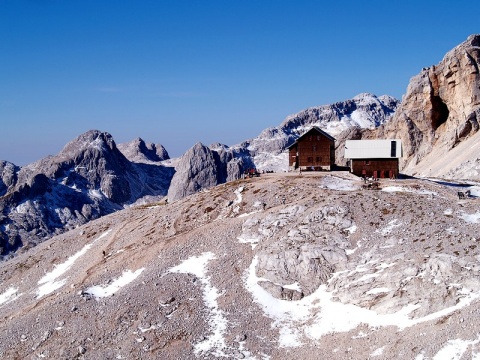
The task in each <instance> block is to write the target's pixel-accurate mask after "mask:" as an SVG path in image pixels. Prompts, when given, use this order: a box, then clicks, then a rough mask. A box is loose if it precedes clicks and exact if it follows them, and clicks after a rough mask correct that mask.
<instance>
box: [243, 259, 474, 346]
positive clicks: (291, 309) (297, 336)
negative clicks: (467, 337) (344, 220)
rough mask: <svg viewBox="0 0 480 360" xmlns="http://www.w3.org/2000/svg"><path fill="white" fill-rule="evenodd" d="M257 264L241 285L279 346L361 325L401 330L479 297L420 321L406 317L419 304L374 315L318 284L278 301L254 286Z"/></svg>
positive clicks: (450, 311)
mask: <svg viewBox="0 0 480 360" xmlns="http://www.w3.org/2000/svg"><path fill="white" fill-rule="evenodd" d="M257 262H258V259H257V257H254V259H253V260H252V263H251V265H250V267H249V268H248V270H247V272H246V276H245V286H246V289H247V290H248V291H249V292H250V293H251V294H252V297H253V301H254V302H255V303H257V304H259V305H260V306H261V308H262V310H263V312H264V313H265V315H266V316H268V317H269V318H271V319H272V320H273V324H272V327H273V328H278V329H279V332H280V338H279V346H280V347H296V346H300V345H301V344H302V336H305V337H307V338H310V339H313V340H319V339H320V338H321V337H322V336H324V335H327V334H329V333H334V332H348V331H351V330H353V329H355V328H356V327H358V326H360V325H362V324H366V325H368V326H370V327H372V328H377V327H384V326H396V327H397V328H398V329H399V331H401V330H403V329H405V328H407V327H411V326H414V325H417V324H419V323H423V322H426V321H432V320H435V319H438V318H441V317H442V316H445V315H447V314H451V313H453V312H455V311H457V310H459V309H461V308H463V307H465V306H468V305H470V304H471V303H472V302H473V301H475V300H477V299H479V298H480V293H473V292H471V293H469V294H468V295H466V296H465V297H463V298H461V299H460V300H459V301H458V303H456V304H455V305H453V306H451V307H447V308H444V309H442V310H439V311H437V312H434V313H431V314H428V315H426V316H423V317H420V318H411V317H410V314H411V313H412V311H414V310H416V309H418V308H419V307H420V305H419V304H406V305H405V306H404V307H403V308H402V309H401V310H399V311H397V312H395V313H390V314H378V313H376V312H375V311H374V310H371V309H365V308H362V307H360V306H357V305H353V304H344V303H341V302H339V301H334V300H333V297H334V294H333V293H331V292H328V291H327V287H326V285H321V286H320V287H319V288H318V289H317V290H316V291H315V292H314V293H312V294H310V295H308V296H305V297H304V298H303V299H301V300H298V301H286V300H279V299H276V298H274V297H273V296H272V295H271V294H270V293H268V292H267V291H266V290H265V289H263V288H262V287H261V286H260V285H259V284H258V282H259V281H262V280H265V279H262V278H259V277H257V275H256V273H255V267H256V265H257ZM333 276H334V277H335V276H337V274H333Z"/></svg>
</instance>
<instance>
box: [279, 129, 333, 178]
mask: <svg viewBox="0 0 480 360" xmlns="http://www.w3.org/2000/svg"><path fill="white" fill-rule="evenodd" d="M288 152H289V156H288V158H289V164H288V165H289V167H290V169H291V170H296V169H301V170H307V171H308V170H316V171H318V170H331V168H332V166H333V165H334V164H335V139H334V138H333V137H332V136H330V135H329V134H327V133H326V132H325V131H323V130H321V129H319V128H318V127H316V126H314V127H312V128H311V129H310V130H308V131H307V132H306V133H305V134H303V135H302V136H300V137H299V138H298V139H297V140H296V141H295V142H294V143H293V144H292V145H290V146H289V147H288Z"/></svg>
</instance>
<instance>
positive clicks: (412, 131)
mask: <svg viewBox="0 0 480 360" xmlns="http://www.w3.org/2000/svg"><path fill="white" fill-rule="evenodd" d="M479 62H480V35H471V36H470V37H468V39H467V40H466V41H465V42H463V43H462V44H460V45H458V46H457V47H455V48H454V49H452V50H451V51H449V52H448V53H447V54H446V55H445V57H444V58H443V60H442V61H441V62H440V63H439V64H437V65H434V66H432V67H429V68H424V69H423V70H422V71H421V72H420V74H418V75H416V76H414V77H413V78H412V79H411V80H410V83H409V85H408V89H407V93H406V94H405V96H404V98H403V100H402V103H401V105H400V106H399V108H398V109H397V111H396V113H395V115H394V117H393V119H392V120H391V121H390V122H388V123H386V124H384V125H383V126H381V127H380V128H379V129H378V130H377V131H374V132H372V133H371V134H369V135H367V137H376V138H400V139H402V144H403V150H404V158H403V159H402V160H401V167H402V168H403V172H405V173H407V174H421V175H428V176H430V175H433V176H444V175H445V174H446V173H448V172H449V171H450V170H452V168H454V167H455V166H457V167H458V166H460V167H461V165H462V163H466V162H467V161H469V160H472V156H475V152H473V153H471V154H470V153H468V156H466V155H467V154H465V153H463V154H461V153H458V152H455V151H454V148H455V147H457V146H458V145H459V144H460V143H461V142H464V141H466V140H468V139H469V138H471V137H473V136H474V135H475V134H476V133H477V131H478V129H479V124H478V121H479V119H480V74H479ZM477 157H478V155H477ZM467 166H468V164H467ZM452 175H453V176H454V177H455V174H452ZM478 176H480V173H479V174H478Z"/></svg>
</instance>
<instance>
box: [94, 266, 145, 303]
mask: <svg viewBox="0 0 480 360" xmlns="http://www.w3.org/2000/svg"><path fill="white" fill-rule="evenodd" d="M143 270H145V268H140V269H138V270H136V271H135V272H132V271H131V270H126V271H124V272H123V274H122V276H120V277H119V278H117V279H115V280H114V281H113V282H112V283H111V284H109V285H107V286H92V287H89V288H88V289H87V290H85V293H86V294H90V295H92V296H94V297H95V298H96V299H97V300H98V299H99V298H103V297H107V296H111V295H113V294H115V293H116V292H117V291H118V290H120V289H121V288H122V287H124V286H126V285H128V284H130V283H131V282H132V281H133V280H135V279H136V278H137V277H139V276H140V274H141V273H142V272H143Z"/></svg>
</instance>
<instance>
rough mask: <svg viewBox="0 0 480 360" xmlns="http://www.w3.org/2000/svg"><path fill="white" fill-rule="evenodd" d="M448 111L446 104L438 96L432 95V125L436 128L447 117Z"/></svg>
mask: <svg viewBox="0 0 480 360" xmlns="http://www.w3.org/2000/svg"><path fill="white" fill-rule="evenodd" d="M448 115H449V111H448V107H447V105H446V104H445V103H444V102H443V101H442V99H441V98H440V97H439V96H432V127H433V130H437V129H438V128H439V127H440V125H442V124H443V123H445V122H446V121H447V119H448Z"/></svg>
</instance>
